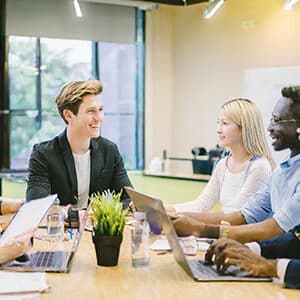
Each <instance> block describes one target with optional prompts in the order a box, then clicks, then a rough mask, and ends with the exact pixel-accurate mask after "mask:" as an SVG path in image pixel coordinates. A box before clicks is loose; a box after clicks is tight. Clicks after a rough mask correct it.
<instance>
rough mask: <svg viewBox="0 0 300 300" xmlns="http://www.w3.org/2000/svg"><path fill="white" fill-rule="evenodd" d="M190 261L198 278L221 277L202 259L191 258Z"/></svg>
mask: <svg viewBox="0 0 300 300" xmlns="http://www.w3.org/2000/svg"><path fill="white" fill-rule="evenodd" d="M188 263H189V265H190V268H191V270H192V271H193V274H194V276H195V277H196V278H203V279H210V278H216V277H220V274H219V273H218V272H217V271H216V270H215V269H214V268H213V267H212V266H207V265H204V263H203V261H201V260H198V259H190V260H188Z"/></svg>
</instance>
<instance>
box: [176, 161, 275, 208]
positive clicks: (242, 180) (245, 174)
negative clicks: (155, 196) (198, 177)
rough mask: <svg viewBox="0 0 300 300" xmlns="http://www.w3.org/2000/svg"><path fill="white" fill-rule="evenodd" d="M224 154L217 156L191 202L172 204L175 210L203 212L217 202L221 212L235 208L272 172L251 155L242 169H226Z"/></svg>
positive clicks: (266, 179)
mask: <svg viewBox="0 0 300 300" xmlns="http://www.w3.org/2000/svg"><path fill="white" fill-rule="evenodd" d="M227 160H228V157H225V158H223V159H221V160H220V161H219V162H218V163H217V166H216V168H215V170H214V172H213V174H212V176H211V178H210V180H209V182H208V183H207V185H206V187H205V188H204V190H203V192H202V193H201V194H200V195H199V197H198V198H196V199H195V200H193V201H188V202H184V203H179V204H176V205H174V207H175V210H176V211H179V212H180V211H181V212H183V211H190V212H207V211H210V210H211V209H212V208H213V207H214V205H215V204H216V203H217V202H218V201H220V204H221V210H222V212H224V213H232V212H235V211H239V210H240V209H241V207H242V206H243V204H244V203H245V202H246V201H248V199H249V198H250V197H251V196H252V195H253V194H255V193H256V192H257V191H258V190H259V189H260V188H261V187H263V186H264V185H265V184H266V183H267V181H268V179H269V177H270V175H271V172H272V169H271V165H270V163H269V162H268V160H267V159H266V158H264V157H252V158H251V159H250V160H249V162H248V164H247V166H246V168H245V170H243V171H242V172H240V173H232V172H230V171H229V170H228V168H227Z"/></svg>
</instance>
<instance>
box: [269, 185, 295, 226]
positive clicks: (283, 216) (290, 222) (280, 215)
mask: <svg viewBox="0 0 300 300" xmlns="http://www.w3.org/2000/svg"><path fill="white" fill-rule="evenodd" d="M299 207H300V184H299V186H298V187H297V191H296V192H295V193H294V194H293V196H292V197H290V198H289V199H287V201H285V202H284V204H283V205H282V207H281V208H279V209H278V211H277V212H276V213H275V214H274V216H273V217H274V219H275V220H276V222H277V223H278V225H279V226H280V228H281V229H282V230H284V231H285V232H287V231H289V230H290V229H291V228H293V227H295V226H296V225H297V224H299Z"/></svg>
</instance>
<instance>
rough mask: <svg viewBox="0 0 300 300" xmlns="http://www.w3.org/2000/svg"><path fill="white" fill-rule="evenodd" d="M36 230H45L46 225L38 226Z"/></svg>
mask: <svg viewBox="0 0 300 300" xmlns="http://www.w3.org/2000/svg"><path fill="white" fill-rule="evenodd" d="M38 228H41V229H47V225H39V226H38Z"/></svg>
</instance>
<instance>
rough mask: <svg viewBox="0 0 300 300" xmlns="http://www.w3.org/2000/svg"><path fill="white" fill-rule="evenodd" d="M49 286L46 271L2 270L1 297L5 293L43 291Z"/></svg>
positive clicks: (0, 273) (0, 280)
mask: <svg viewBox="0 0 300 300" xmlns="http://www.w3.org/2000/svg"><path fill="white" fill-rule="evenodd" d="M48 287H49V286H48V284H47V280H46V273H40V272H32V273H30V272H26V273H22V272H5V271H1V272H0V298H1V296H2V297H3V296H4V294H6V295H8V294H18V293H34V292H43V291H45V290H46V289H48Z"/></svg>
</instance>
